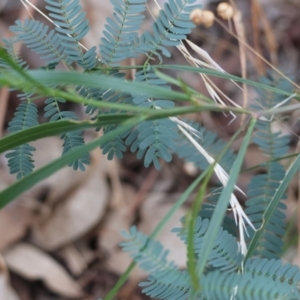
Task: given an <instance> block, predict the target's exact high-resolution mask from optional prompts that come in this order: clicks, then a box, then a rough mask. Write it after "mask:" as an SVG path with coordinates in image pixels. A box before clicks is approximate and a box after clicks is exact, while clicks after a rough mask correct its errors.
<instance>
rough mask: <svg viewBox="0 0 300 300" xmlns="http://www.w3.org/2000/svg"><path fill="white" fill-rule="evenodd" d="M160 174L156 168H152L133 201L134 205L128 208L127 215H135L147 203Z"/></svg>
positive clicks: (131, 204)
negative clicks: (146, 200)
mask: <svg viewBox="0 0 300 300" xmlns="http://www.w3.org/2000/svg"><path fill="white" fill-rule="evenodd" d="M159 174H160V173H159V172H158V171H157V170H156V169H155V168H154V167H152V168H151V170H150V171H149V173H148V175H147V177H146V178H145V180H144V182H143V184H142V186H141V188H140V189H139V191H138V192H137V193H136V195H135V198H134V200H133V201H132V203H130V206H129V207H128V211H127V214H128V215H129V216H133V215H135V213H136V211H137V209H138V207H139V206H140V205H141V204H142V203H143V202H144V201H145V199H146V196H147V193H148V192H149V191H150V189H151V188H152V186H153V185H154V183H155V181H156V179H157V178H158V175H159Z"/></svg>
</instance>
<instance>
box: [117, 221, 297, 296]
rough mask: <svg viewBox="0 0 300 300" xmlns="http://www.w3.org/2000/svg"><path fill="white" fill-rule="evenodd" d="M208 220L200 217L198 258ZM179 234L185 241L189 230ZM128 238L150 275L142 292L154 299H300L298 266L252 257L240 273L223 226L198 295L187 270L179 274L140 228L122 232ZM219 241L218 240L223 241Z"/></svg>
mask: <svg viewBox="0 0 300 300" xmlns="http://www.w3.org/2000/svg"><path fill="white" fill-rule="evenodd" d="M208 225H209V220H208V219H205V220H202V219H201V218H200V217H198V219H197V224H196V227H195V231H194V240H195V254H196V259H197V260H201V257H198V256H197V253H199V251H198V250H199V248H201V245H202V242H201V241H202V238H203V235H204V234H205V232H206V230H207V228H208ZM173 231H174V232H177V234H178V236H179V237H180V238H181V239H183V240H184V241H186V236H187V233H188V231H187V229H185V228H180V229H174V230H173ZM123 235H124V237H125V238H126V239H127V241H126V242H123V243H121V246H122V247H123V250H124V251H126V252H128V253H129V254H130V255H131V257H132V258H133V259H134V260H135V262H136V263H137V264H139V266H140V267H141V268H142V269H143V270H144V271H146V272H148V273H149V274H150V275H149V277H148V279H147V281H146V282H141V283H140V284H139V285H140V286H141V287H142V292H143V293H144V294H146V295H148V296H150V297H152V298H155V299H164V300H174V299H181V300H186V299H194V300H196V299H197V300H199V299H202V300H224V299H238V300H244V299H249V300H250V299H251V300H255V299H259V300H264V299H265V300H270V299H289V300H294V299H295V300H296V299H300V294H299V291H298V289H297V287H298V283H299V281H300V271H299V268H298V267H297V266H292V265H289V264H286V265H283V266H282V262H281V261H280V260H274V259H272V260H269V259H266V258H264V259H261V258H255V259H248V260H247V261H246V263H245V264H244V266H243V268H242V272H241V260H242V256H241V254H240V253H239V251H238V247H237V240H236V239H235V238H234V237H233V236H231V235H230V234H228V233H227V232H226V231H223V230H222V229H221V228H220V234H219V235H218V237H217V241H216V242H215V244H214V248H213V251H212V254H211V255H210V258H209V260H208V266H209V267H210V268H208V269H207V271H206V272H205V273H204V274H203V275H202V277H201V279H200V282H199V283H200V286H201V288H200V290H199V291H197V292H195V291H193V289H192V286H191V280H190V278H189V274H188V273H187V271H186V270H179V269H177V268H176V266H175V264H174V263H173V262H169V261H168V260H167V255H168V251H167V250H165V249H164V248H163V246H162V245H161V244H160V243H159V242H156V241H154V240H151V239H150V238H148V237H147V236H145V235H144V234H142V233H141V232H138V231H137V230H136V228H135V227H132V228H131V229H130V232H129V233H127V232H126V233H123ZM218 241H219V242H218Z"/></svg>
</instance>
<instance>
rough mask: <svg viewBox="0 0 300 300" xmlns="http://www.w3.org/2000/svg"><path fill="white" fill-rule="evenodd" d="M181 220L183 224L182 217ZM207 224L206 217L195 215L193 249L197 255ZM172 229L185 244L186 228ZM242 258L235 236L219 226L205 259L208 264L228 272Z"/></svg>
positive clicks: (233, 269)
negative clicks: (216, 235) (215, 238)
mask: <svg viewBox="0 0 300 300" xmlns="http://www.w3.org/2000/svg"><path fill="white" fill-rule="evenodd" d="M181 222H182V223H183V224H184V218H183V219H182V220H181ZM208 225H209V220H208V219H202V218H201V217H200V216H198V217H197V219H196V225H195V229H194V251H195V254H196V255H197V256H198V255H199V253H200V251H201V247H202V244H203V238H204V235H205V233H206V230H207V229H208ZM172 231H173V232H176V233H177V236H178V237H179V238H180V239H181V240H183V241H184V242H185V243H186V244H187V238H188V230H187V229H186V228H184V227H183V228H174V229H173V230H172ZM242 260H243V256H242V255H241V253H240V252H239V247H238V244H237V241H236V238H235V237H234V236H232V235H231V234H230V233H228V232H227V231H226V230H223V228H220V232H219V234H218V238H217V240H216V241H215V243H214V246H213V248H212V251H211V253H210V255H209V258H208V261H207V263H208V266H209V267H213V268H218V269H219V270H220V271H224V272H229V273H230V272H233V271H236V270H237V269H239V268H240V267H241V262H242Z"/></svg>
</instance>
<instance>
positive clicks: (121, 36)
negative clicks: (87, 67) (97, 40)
mask: <svg viewBox="0 0 300 300" xmlns="http://www.w3.org/2000/svg"><path fill="white" fill-rule="evenodd" d="M110 2H111V3H112V4H113V7H114V13H113V18H107V19H106V21H107V24H106V25H105V30H104V31H103V35H104V37H103V38H101V44H100V53H101V56H102V60H103V62H104V63H105V64H106V65H108V66H115V65H118V63H119V62H120V61H122V60H125V59H127V58H132V57H136V55H137V54H136V53H135V52H134V51H133V49H134V46H135V43H136V42H137V40H138V31H139V29H140V26H141V25H142V22H143V19H144V18H145V16H144V14H143V13H144V11H145V8H146V2H147V0H111V1H110Z"/></svg>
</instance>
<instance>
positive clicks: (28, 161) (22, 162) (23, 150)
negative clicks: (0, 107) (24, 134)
mask: <svg viewBox="0 0 300 300" xmlns="http://www.w3.org/2000/svg"><path fill="white" fill-rule="evenodd" d="M22 97H23V98H24V97H27V98H28V100H27V101H26V100H24V101H22V102H21V103H20V105H19V106H18V107H17V111H16V112H15V116H14V118H13V119H12V121H11V122H9V127H8V131H9V132H19V131H21V130H24V129H27V128H30V127H33V126H36V125H38V124H39V123H38V110H37V107H36V105H35V104H34V103H32V102H31V101H30V95H29V94H27V95H22ZM33 151H35V148H34V147H32V146H31V145H29V144H24V145H21V146H18V147H16V148H14V149H12V151H10V152H8V153H7V154H6V155H5V156H6V157H7V158H8V167H9V169H10V173H11V174H17V179H21V178H22V177H24V176H26V175H28V174H30V173H31V172H32V171H33V169H34V163H33V162H34V160H33V158H32V156H33V154H32V152H33Z"/></svg>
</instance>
